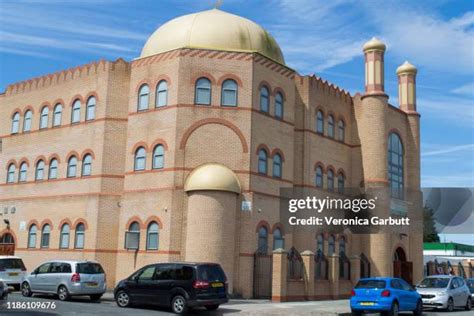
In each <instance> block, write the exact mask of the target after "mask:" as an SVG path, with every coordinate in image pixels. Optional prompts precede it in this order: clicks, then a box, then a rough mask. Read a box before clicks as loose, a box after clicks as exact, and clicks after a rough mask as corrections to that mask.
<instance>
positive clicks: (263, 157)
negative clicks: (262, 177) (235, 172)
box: [258, 149, 268, 174]
mask: <svg viewBox="0 0 474 316" xmlns="http://www.w3.org/2000/svg"><path fill="white" fill-rule="evenodd" d="M267 157H268V154H267V151H266V150H265V149H260V150H259V151H258V173H261V174H267Z"/></svg>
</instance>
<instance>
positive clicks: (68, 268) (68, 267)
mask: <svg viewBox="0 0 474 316" xmlns="http://www.w3.org/2000/svg"><path fill="white" fill-rule="evenodd" d="M71 272H72V270H71V265H70V264H69V263H62V264H61V273H71Z"/></svg>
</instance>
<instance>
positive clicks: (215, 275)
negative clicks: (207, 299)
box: [198, 264, 226, 281]
mask: <svg viewBox="0 0 474 316" xmlns="http://www.w3.org/2000/svg"><path fill="white" fill-rule="evenodd" d="M198 278H199V280H203V281H226V276H225V273H224V271H222V268H221V267H220V266H219V265H217V264H206V265H200V266H198Z"/></svg>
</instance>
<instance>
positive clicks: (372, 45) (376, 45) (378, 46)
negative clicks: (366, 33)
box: [363, 37, 386, 52]
mask: <svg viewBox="0 0 474 316" xmlns="http://www.w3.org/2000/svg"><path fill="white" fill-rule="evenodd" d="M385 48H386V47H385V44H384V43H383V42H381V41H380V40H379V39H377V38H376V37H372V39H371V40H370V41H368V42H367V43H365V44H364V46H363V49H364V52H366V51H368V50H381V51H385Z"/></svg>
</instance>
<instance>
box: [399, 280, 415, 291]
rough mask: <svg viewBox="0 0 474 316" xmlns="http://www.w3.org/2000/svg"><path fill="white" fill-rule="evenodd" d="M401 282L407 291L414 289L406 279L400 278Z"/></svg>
mask: <svg viewBox="0 0 474 316" xmlns="http://www.w3.org/2000/svg"><path fill="white" fill-rule="evenodd" d="M399 282H400V283H401V285H402V288H403V289H404V290H405V291H411V290H412V289H413V288H412V287H411V285H410V284H408V283H407V282H405V280H399Z"/></svg>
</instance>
